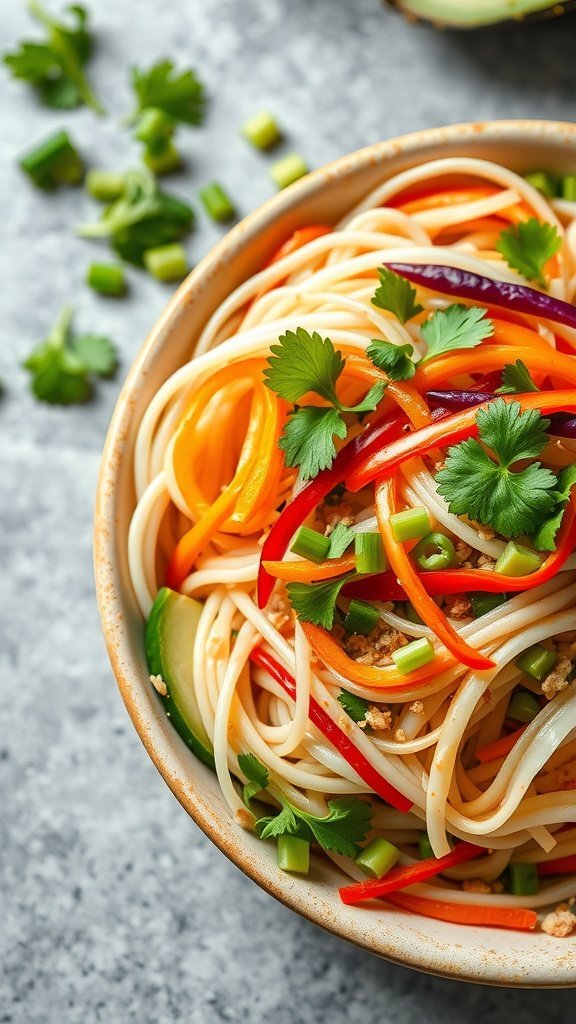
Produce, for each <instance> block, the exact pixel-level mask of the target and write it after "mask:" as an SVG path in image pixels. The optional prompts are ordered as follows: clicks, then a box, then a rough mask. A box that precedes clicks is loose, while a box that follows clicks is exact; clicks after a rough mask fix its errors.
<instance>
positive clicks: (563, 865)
mask: <svg viewBox="0 0 576 1024" xmlns="http://www.w3.org/2000/svg"><path fill="white" fill-rule="evenodd" d="M538 874H539V876H540V878H549V877H550V876H551V875H576V854H575V853H573V854H571V855H570V856H569V857H558V859H557V860H546V861H544V863H543V864H539V865H538Z"/></svg>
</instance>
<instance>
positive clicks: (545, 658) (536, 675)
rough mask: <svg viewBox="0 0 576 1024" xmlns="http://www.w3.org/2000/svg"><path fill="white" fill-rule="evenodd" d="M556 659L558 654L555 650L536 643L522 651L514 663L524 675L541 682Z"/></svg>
mask: <svg viewBox="0 0 576 1024" xmlns="http://www.w3.org/2000/svg"><path fill="white" fill-rule="evenodd" d="M557 660H558V655H557V654H556V653H555V651H549V650H548V649H547V648H546V647H541V646H540V644H536V646H535V647H530V648H529V649H528V650H527V651H524V654H521V655H520V657H519V658H517V659H516V664H517V666H518V668H521V669H522V671H523V672H525V673H526V675H528V676H531V677H532V679H536V681H537V682H539V683H542V682H543V681H544V680H545V679H546V676H547V675H548V673H549V672H551V671H552V669H553V668H554V665H555V664H556V662H557Z"/></svg>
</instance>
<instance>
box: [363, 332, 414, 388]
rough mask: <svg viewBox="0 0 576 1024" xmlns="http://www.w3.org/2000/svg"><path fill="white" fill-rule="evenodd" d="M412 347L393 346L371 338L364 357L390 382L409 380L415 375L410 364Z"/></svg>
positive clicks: (388, 342) (412, 364) (390, 343)
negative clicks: (382, 372)
mask: <svg viewBox="0 0 576 1024" xmlns="http://www.w3.org/2000/svg"><path fill="white" fill-rule="evenodd" d="M413 352H414V349H413V347H412V345H394V344H393V343H392V342H391V341H382V340H381V339H380V338H373V339H372V341H371V343H370V344H369V345H368V348H367V349H366V355H367V356H368V358H369V359H371V360H372V362H373V363H374V366H377V367H378V369H379V370H384V372H385V373H386V374H387V375H388V376H389V378H390V380H411V378H412V377H413V376H414V374H415V373H416V366H415V364H414V363H413V362H412V358H411V356H412V354H413Z"/></svg>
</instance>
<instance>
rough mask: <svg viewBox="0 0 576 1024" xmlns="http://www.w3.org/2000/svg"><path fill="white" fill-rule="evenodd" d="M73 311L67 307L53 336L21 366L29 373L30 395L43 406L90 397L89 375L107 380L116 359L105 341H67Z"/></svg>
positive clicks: (80, 338) (66, 403)
mask: <svg viewBox="0 0 576 1024" xmlns="http://www.w3.org/2000/svg"><path fill="white" fill-rule="evenodd" d="M71 318H72V310H71V309H70V307H66V308H65V309H64V310H63V311H62V313H61V315H60V318H59V320H58V322H57V323H56V325H55V327H54V328H53V330H52V332H51V333H50V335H49V336H48V338H46V340H45V341H43V342H42V343H41V344H40V345H38V346H37V347H36V348H35V349H34V350H33V351H32V352H31V353H30V355H29V356H28V358H27V359H26V360H25V362H24V364H23V365H24V368H25V369H26V370H29V371H30V374H31V378H32V379H31V382H30V386H31V389H32V392H33V393H34V394H35V395H36V397H37V398H38V399H39V400H40V401H42V402H49V403H50V404H52V405H72V404H76V403H81V402H86V401H88V399H89V398H90V397H91V395H92V380H91V375H92V374H98V375H99V376H110V375H111V374H112V373H113V372H114V370H115V369H116V365H117V356H116V352H115V350H114V347H113V345H112V343H111V342H110V341H109V340H108V339H107V338H101V337H96V336H93V335H85V336H83V337H82V336H80V337H78V338H73V337H72V338H71V337H70V322H71Z"/></svg>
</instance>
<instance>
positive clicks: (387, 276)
mask: <svg viewBox="0 0 576 1024" xmlns="http://www.w3.org/2000/svg"><path fill="white" fill-rule="evenodd" d="M378 277H379V278H380V284H379V285H378V288H377V289H376V291H375V293H374V298H373V299H372V303H373V304H374V305H375V306H378V308H379V309H385V310H387V311H388V312H389V313H393V314H394V316H395V317H396V318H397V319H398V320H399V321H400V323H401V324H405V323H406V322H407V321H408V320H411V319H412V317H414V316H417V315H418V313H421V312H422V309H423V306H420V305H419V304H418V303H417V302H416V289H415V288H413V287H412V285H411V284H410V282H409V281H407V280H406V278H405V277H402V276H401V275H400V274H397V273H396V272H395V271H394V270H389V269H388V267H379V268H378Z"/></svg>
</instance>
